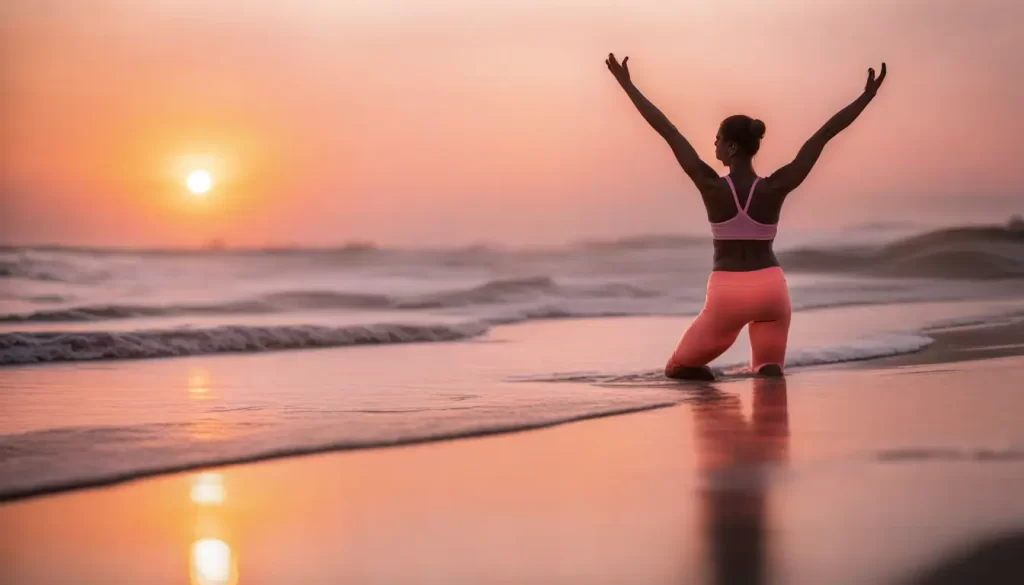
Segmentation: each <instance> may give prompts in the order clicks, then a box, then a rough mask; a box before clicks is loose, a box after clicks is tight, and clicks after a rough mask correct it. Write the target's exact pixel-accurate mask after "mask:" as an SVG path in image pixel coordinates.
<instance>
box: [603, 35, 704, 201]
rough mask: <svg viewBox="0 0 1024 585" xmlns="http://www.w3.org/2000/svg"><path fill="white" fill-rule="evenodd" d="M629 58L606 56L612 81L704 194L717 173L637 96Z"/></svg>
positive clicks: (681, 136)
mask: <svg viewBox="0 0 1024 585" xmlns="http://www.w3.org/2000/svg"><path fill="white" fill-rule="evenodd" d="M628 61H629V57H626V58H624V59H623V60H622V63H621V64H620V63H619V62H618V61H617V60H616V59H615V55H613V54H611V53H609V54H608V58H607V59H606V60H605V64H606V65H608V70H609V71H611V72H612V75H614V76H615V79H616V80H617V81H618V82H619V85H621V86H622V89H623V90H625V92H626V95H628V96H629V99H630V100H632V101H633V105H634V106H636V109H637V110H639V112H640V115H641V116H643V117H644V119H645V120H647V123H648V124H650V125H651V127H652V128H654V130H655V131H657V132H658V134H660V135H661V137H662V138H664V139H665V141H666V142H668V145H669V146H670V147H671V148H672V153H673V154H675V156H676V160H678V161H679V165H680V166H682V167H683V171H685V172H686V174H687V175H688V176H689V177H690V179H691V180H692V181H693V182H694V184H695V185H697V189H699V190H701V191H703V190H704V189H705V188H708V187H710V186H711V185H712V184H713V182H714V181H715V180H717V179H718V178H719V177H718V173H716V172H715V170H714V169H713V168H711V166H709V165H708V164H707V163H706V162H704V161H702V160H701V159H700V155H698V154H697V151H696V150H694V148H693V146H692V145H691V144H690V142H689V141H688V140H686V138H684V137H683V135H682V134H680V132H679V130H677V129H676V127H675V125H673V124H672V122H671V121H669V119H668V117H666V116H665V114H663V113H661V110H659V109H658V108H657V107H655V105H654V104H652V103H651V102H650V100H648V99H647V98H646V97H644V94H642V93H640V90H639V89H637V87H636V86H635V85H633V81H632V80H631V79H630V76H629V68H628V66H627V62H628Z"/></svg>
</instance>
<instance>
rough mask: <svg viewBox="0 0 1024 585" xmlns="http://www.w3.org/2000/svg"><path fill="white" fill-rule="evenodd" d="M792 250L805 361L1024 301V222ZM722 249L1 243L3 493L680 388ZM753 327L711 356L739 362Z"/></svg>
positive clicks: (472, 427) (894, 341)
mask: <svg viewBox="0 0 1024 585" xmlns="http://www.w3.org/2000/svg"><path fill="white" fill-rule="evenodd" d="M778 255H779V258H780V262H781V264H782V265H783V268H784V269H785V270H786V273H787V279H788V281H789V283H790V287H791V296H792V299H793V305H794V310H795V311H796V314H795V317H794V329H793V332H792V335H791V342H790V344H791V348H790V349H791V351H790V354H789V357H788V358H787V365H788V366H789V367H791V368H799V367H808V366H815V365H822V364H831V363H838V362H844V361H853V360H864V359H870V358H874V357H881V356H887V355H894V354H898V353H906V352H912V351H917V350H920V349H922V348H923V347H925V346H927V345H928V344H929V343H930V341H931V340H930V338H929V337H928V336H927V328H928V327H936V326H941V325H947V326H948V325H952V324H956V323H959V324H966V323H971V322H984V321H986V320H992V319H1004V318H1006V317H1007V315H1019V314H1020V313H1021V312H1022V311H1024V303H1022V302H1021V301H1022V298H1024V293H1022V290H1024V289H1022V286H1021V283H1022V282H1024V232H1021V231H1020V230H1017V229H1009V228H1005V227H1000V226H993V227H979V226H967V227H959V228H949V229H941V230H933V231H929V232H926V233H913V230H911V229H908V228H906V226H899V225H885V226H880V225H872V226H861V227H860V228H857V229H851V230H849V231H847V232H844V233H837V234H832V237H830V238H829V240H828V243H827V244H826V243H824V242H823V241H821V240H811V239H808V240H806V241H802V242H797V243H794V244H791V245H788V246H785V247H782V248H781V249H780V250H779V251H778ZM709 269H710V242H709V241H708V240H707V239H706V238H700V237H688V236H687V237H683V236H649V237H636V238H630V239H623V240H617V241H603V242H582V243H578V244H574V245H568V246H564V247H561V248H549V249H507V248H500V247H485V246H478V247H471V248H462V249H435V250H423V249H393V248H384V247H375V246H372V245H368V244H361V245H351V246H345V247H339V248H335V249H267V250H195V251H167V250H99V249H71V248H56V247H54V248H5V249H2V250H0V406H2V408H0V413H2V414H0V478H2V479H0V498H13V497H20V496H25V495H30V494H34V493H40V492H45V491H50V490H55V489H64V488H69V487H77V486H85V485H95V484H98V483H105V482H109V481H116V480H121V479H126V478H131V477H138V476H141V475H148V474H151V473H158V472H163V471H168V470H173V469H185V468H191V467H195V466H202V465H209V464H214V463H229V462H236V461H248V460H253V459H259V458H264V457H269V456H277V455H283V454H294V453H304V452H311V451H318V450H324V449H335V448H355V447H369V446H381V445H393V444H401V443H407V442H415V441H422V440H430V439H437V438H444V437H454V436H465V435H476V434H484V433H490V432H498V431H507V430H515V429H522V428H533V427H536V426H543V425H548V424H554V423H557V422H563V421H566V420H574V419H578V418H586V417H591V416H598V415H604V414H609V413H615V412H625V411H630V410H636V409H644V408H651V407H655V406H661V405H665V404H671V403H673V402H674V401H677V400H679V399H680V391H679V387H678V384H676V383H674V382H669V381H667V380H665V379H664V377H663V376H662V375H661V373H660V372H661V368H662V366H663V364H664V360H665V358H666V357H667V356H668V354H669V353H670V352H671V349H672V347H673V343H674V341H675V339H677V338H678V335H679V334H681V333H682V329H683V328H684V327H685V324H686V323H687V322H688V319H689V318H690V317H692V316H693V315H695V314H696V313H697V312H698V311H699V310H700V308H701V305H702V303H703V295H704V287H705V284H706V279H707V273H708V271H709ZM428 342H432V343H428ZM744 344H745V340H744V339H743V338H741V340H740V341H739V342H738V343H737V346H736V347H735V348H734V349H733V350H731V351H730V352H727V353H726V355H724V356H723V357H722V358H720V360H718V361H716V362H715V363H714V364H713V365H714V366H716V367H717V368H718V369H719V370H721V371H722V372H723V373H724V374H725V375H730V376H742V375H743V366H744V363H745V361H746V357H747V355H746V352H747V349H746V348H745V347H744ZM332 348H333V349H332ZM243 354H244V355H243ZM153 358H177V359H153ZM623 387H629V388H630V390H629V391H624V390H623ZM69 407H70V408H69ZM69 410H70V411H71V414H69V413H68V412H69Z"/></svg>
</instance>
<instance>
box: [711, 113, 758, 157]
mask: <svg viewBox="0 0 1024 585" xmlns="http://www.w3.org/2000/svg"><path fill="white" fill-rule="evenodd" d="M721 132H722V138H724V139H726V140H728V141H730V142H735V143H736V146H738V147H739V149H740V151H741V152H742V153H743V154H745V155H747V156H754V155H755V154H757V151H758V150H760V149H761V139H762V138H764V122H762V121H761V120H755V119H753V118H751V117H750V116H744V115H736V116H729V117H728V118H726V119H725V121H724V122H722V126H721Z"/></svg>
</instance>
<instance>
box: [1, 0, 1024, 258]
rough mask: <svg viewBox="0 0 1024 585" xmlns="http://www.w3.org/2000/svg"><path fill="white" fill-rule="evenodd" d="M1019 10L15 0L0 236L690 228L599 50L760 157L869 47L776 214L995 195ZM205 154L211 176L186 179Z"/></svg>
mask: <svg viewBox="0 0 1024 585" xmlns="http://www.w3.org/2000/svg"><path fill="white" fill-rule="evenodd" d="M1021 19H1024V5H1021V4H1020V3H1012V2H1003V1H1001V0H981V1H980V2H976V3H973V4H971V5H968V4H966V3H962V2H958V1H956V0H931V1H928V2H927V3H926V0H908V1H907V2H901V3H892V2H888V1H886V0H866V1H865V2H863V3H842V2H838V1H832V2H817V1H815V0H779V1H778V2H772V3H762V2H755V1H754V0H741V1H739V2H736V3H730V4H726V5H723V4H721V3H718V2H714V1H712V0H694V1H693V2H688V3H685V5H670V4H665V3H662V2H655V1H654V0H641V1H639V2H635V3H628V4H621V3H598V4H597V5H593V6H587V7H583V6H581V5H580V4H579V3H578V2H575V1H569V0H552V1H541V0H527V1H525V2H512V1H511V0H495V1H494V2H489V3H483V4H476V3H470V2H468V1H467V0H439V1H438V2H436V3H432V4H431V5H430V7H429V9H428V8H427V7H425V5H423V4H422V3H418V2H413V1H412V0H382V1H371V0H353V1H352V2H346V3H344V4H337V5H336V4H332V3H319V2H318V3H309V2H307V3H299V4H298V5H296V6H292V5H288V6H285V5H282V4H279V3H276V2H271V1H270V0H252V1H251V2H242V1H241V0H236V1H235V2H224V3H216V4H215V5H211V4H210V3H207V2H202V1H200V0H179V1H176V2H169V1H167V0H143V1H139V2H128V1H125V0H110V1H109V2H104V3H102V6H99V7H96V6H92V7H90V8H88V9H86V8H84V7H70V8H67V9H66V10H65V9H62V10H60V11H54V10H49V9H47V8H46V7H45V6H43V5H40V4H39V3H36V2H31V1H30V0H12V1H11V2H7V3H4V5H3V7H2V8H0V55H2V57H0V59H2V63H0V83H2V84H3V87H4V94H5V95H4V104H3V107H2V108H0V124H2V126H3V128H4V132H3V133H0V155H2V156H0V207H2V213H0V221H2V222H3V223H2V225H0V228H2V229H0V240H2V241H0V244H11V243H29V244H32V243H58V244H67V245H114V246H133V245H139V246H194V245H197V244H203V243H205V242H208V241H211V240H214V239H218V240H220V239H223V240H224V241H225V242H227V243H228V244H229V245H258V246H263V245H276V244H282V243H295V244H304V245H332V244H340V243H344V242H346V241H352V240H372V241H375V242H379V243H382V244H385V245H390V244H398V245H439V244H440V245H462V244H467V243H476V242H478V241H493V242H496V243H507V244H512V245H520V244H547V243H562V242H566V241H572V240H577V239H588V238H601V237H621V236H625V235H634V234H639V233H665V232H669V233H673V232H679V231H687V232H696V233H705V232H706V230H707V227H706V225H705V223H704V218H703V210H702V209H701V208H700V202H699V200H698V197H697V196H696V193H695V190H694V189H693V187H692V185H690V184H689V183H688V181H687V180H686V178H685V176H684V175H683V174H682V173H681V171H680V170H679V169H678V167H677V165H676V164H675V161H674V160H673V158H672V155H671V153H670V152H669V151H668V149H667V148H666V147H665V145H664V144H663V142H662V141H661V139H660V138H658V137H657V135H656V134H654V133H653V131H651V130H650V128H648V127H647V126H646V124H645V123H644V122H643V120H642V119H641V118H640V117H639V115H638V114H637V113H636V111H635V110H634V109H633V107H632V105H631V104H630V103H629V101H628V99H627V98H626V97H625V96H624V95H623V94H622V92H621V90H620V89H619V88H618V87H617V86H616V85H615V84H614V81H613V80H612V79H611V77H610V75H608V72H607V71H606V70H605V68H604V63H603V59H604V57H605V56H606V55H607V53H608V52H609V51H614V52H616V53H617V54H619V55H620V56H622V55H630V56H631V60H630V65H631V69H632V71H633V76H634V79H635V81H636V83H637V85H638V86H639V87H640V89H641V90H642V91H644V93H645V94H647V96H648V97H649V98H650V99H651V100H652V101H653V102H654V103H655V104H657V105H658V106H659V107H661V108H662V109H663V110H664V111H665V113H666V114H668V115H669V117H670V118H671V119H672V120H673V122H675V123H676V125H677V126H678V127H679V128H680V129H681V130H682V131H683V132H684V134H685V135H686V136H687V137H688V138H689V139H690V140H691V142H693V143H694V145H695V146H696V148H697V149H698V151H699V152H700V154H701V155H702V156H704V157H705V159H707V160H708V162H710V163H712V164H717V163H715V162H714V161H713V157H712V154H713V141H714V136H715V130H716V127H717V125H718V123H719V121H720V120H721V119H722V118H724V117H725V116H727V115H730V114H734V113H737V112H744V113H750V114H753V115H756V116H757V117H759V118H761V119H763V120H765V121H766V122H767V125H768V132H767V136H766V142H765V145H764V148H763V149H762V154H760V155H759V156H758V159H757V165H758V170H759V171H760V172H761V173H762V174H767V173H770V172H771V171H772V170H773V169H774V168H776V167H777V166H779V165H781V164H784V163H785V162H788V160H789V159H790V158H791V157H792V156H793V155H794V154H795V152H796V150H797V149H798V148H799V146H800V144H801V143H802V141H803V140H805V139H806V138H807V137H808V136H810V134H811V133H813V132H814V131H815V130H816V129H817V128H818V127H819V126H820V125H821V124H822V123H824V122H825V120H827V119H828V117H829V116H831V115H832V114H833V113H835V111H837V110H838V109H839V108H841V107H842V106H844V105H845V104H846V103H848V102H849V101H850V100H852V99H853V98H855V97H856V95H857V93H858V92H859V91H860V90H861V89H862V87H863V77H864V75H865V73H866V70H867V68H868V67H869V66H876V67H877V64H878V63H879V62H880V61H882V60H886V61H888V63H889V66H890V77H889V79H888V81H887V84H886V87H885V88H884V89H883V92H882V94H880V96H879V99H878V100H877V101H876V103H874V104H872V105H871V106H870V108H869V109H868V111H867V112H866V113H865V115H864V116H863V117H862V119H861V120H858V121H857V122H856V123H855V125H854V126H853V127H852V128H851V129H850V130H848V131H847V132H846V133H844V134H843V135H842V136H841V137H840V138H839V139H837V140H836V142H835V144H834V145H830V147H829V149H828V150H827V151H826V154H825V156H824V157H823V159H822V161H821V162H820V163H819V167H818V168H817V169H816V170H815V172H814V173H813V174H812V176H811V178H810V179H809V180H808V182H807V183H806V184H805V185H804V186H803V187H802V189H801V191H800V193H799V194H797V195H796V196H795V197H793V198H792V199H791V203H789V204H788V207H787V209H786V212H785V221H786V222H787V225H788V226H791V228H792V229H801V228H818V227H822V226H823V224H827V225H826V226H825V227H835V226H837V225H840V224H842V223H843V222H856V221H871V220H876V219H880V216H881V215H883V214H884V213H885V211H886V207H887V206H893V205H896V207H897V208H898V209H899V211H898V212H897V213H899V214H900V215H901V216H910V215H915V214H917V213H918V212H920V213H926V214H939V213H947V214H950V217H952V218H954V219H956V218H959V217H961V216H962V215H964V214H965V213H966V214H971V213H973V214H975V215H977V217H979V218H980V217H982V215H978V214H982V212H984V213H988V214H989V215H990V216H991V217H993V218H1000V217H1002V215H1001V214H1005V213H1008V211H1007V210H1010V209H1012V208H1013V202H1014V201H1019V197H1020V193H1021V190H1022V188H1024V167H1022V166H1021V165H1018V164H1016V156H1017V154H1016V153H1017V148H1018V147H1017V137H1018V136H1020V135H1021V133H1024V122H1021V119H1022V118H1021V117H1020V116H1019V115H1018V114H1017V109H1018V107H1019V103H1020V102H1021V101H1022V100H1024V66H1022V65H1021V63H1020V61H1019V59H1015V58H1013V57H1011V55H1017V54H1021V53H1024V40H1022V38H1021V36H1020V35H1019V34H1018V31H1017V30H1016V28H1015V25H1014V24H1012V23H1016V22H1020V21H1021ZM950 39H956V42H955V43H954V42H950ZM994 71H998V72H1001V73H999V74H997V73H992V72H994ZM199 170H203V171H206V172H207V173H209V176H210V178H211V181H212V186H211V189H210V190H209V191H206V195H205V196H197V195H193V194H190V191H189V190H188V188H187V187H188V183H187V181H188V177H189V175H190V174H191V173H194V172H196V171H199ZM720 170H722V169H720ZM723 172H724V170H723ZM983 196H984V197H986V199H985V201H986V202H988V203H985V204H984V205H981V204H979V203H978V202H977V198H978V197H983ZM935 198H941V199H938V200H937V199H935ZM866 199H867V200H868V201H869V202H868V203H867V204H865V200H866ZM936 201H941V203H936ZM993 202H994V203H993ZM943 210H945V211H943ZM985 210H988V211H985ZM958 214H959V215H958ZM989 215H986V216H984V217H989ZM972 217H974V216H972Z"/></svg>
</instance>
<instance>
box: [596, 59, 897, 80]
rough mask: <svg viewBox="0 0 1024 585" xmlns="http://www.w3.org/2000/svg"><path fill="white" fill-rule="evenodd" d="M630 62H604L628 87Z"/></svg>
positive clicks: (614, 60)
mask: <svg viewBox="0 0 1024 585" xmlns="http://www.w3.org/2000/svg"><path fill="white" fill-rule="evenodd" d="M628 61H629V57H626V58H625V59H623V60H622V63H619V62H618V61H617V60H616V59H615V55H614V54H613V53H608V58H607V59H605V60H604V64H605V65H607V66H608V70H609V71H611V72H612V75H614V76H615V79H616V80H617V81H618V82H619V84H620V85H627V84H628V83H630V80H629V66H628V65H626V63H627V62H628ZM884 70H885V69H884V66H883V71H884Z"/></svg>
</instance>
